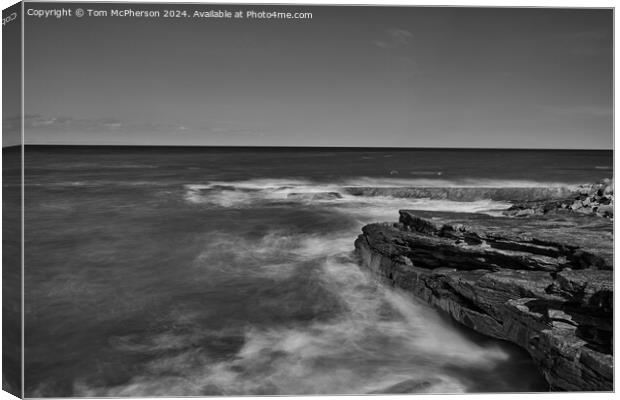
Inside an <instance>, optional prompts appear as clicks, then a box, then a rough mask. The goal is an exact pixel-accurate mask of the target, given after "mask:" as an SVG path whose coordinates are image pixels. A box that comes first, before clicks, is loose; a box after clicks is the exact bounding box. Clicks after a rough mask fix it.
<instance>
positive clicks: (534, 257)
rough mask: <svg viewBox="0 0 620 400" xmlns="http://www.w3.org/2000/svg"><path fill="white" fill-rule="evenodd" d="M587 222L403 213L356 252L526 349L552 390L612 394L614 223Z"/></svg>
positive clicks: (373, 231)
mask: <svg viewBox="0 0 620 400" xmlns="http://www.w3.org/2000/svg"><path fill="white" fill-rule="evenodd" d="M431 215H433V216H434V217H432V218H431V217H430V216H431ZM580 217H582V218H581V219H580V218H577V219H571V220H568V219H563V220H550V219H543V218H539V219H536V220H531V221H529V220H517V219H514V218H506V217H501V218H493V217H487V216H481V215H478V216H474V217H472V216H471V214H470V215H469V216H465V215H459V214H454V213H433V214H430V213H427V212H426V213H425V212H418V211H416V212H412V211H406V210H404V211H400V220H399V222H398V223H396V224H388V223H379V224H371V225H367V226H365V227H364V228H363V233H362V234H361V235H360V236H359V237H358V238H357V240H356V241H355V247H356V252H357V254H358V256H359V258H360V261H361V263H362V265H363V266H365V267H367V268H369V269H370V270H372V271H373V272H374V273H376V274H378V275H379V276H381V277H382V278H383V279H385V280H386V281H387V282H389V283H391V284H392V285H394V286H398V287H400V288H402V289H404V290H406V291H409V292H411V293H413V294H414V295H416V296H418V297H420V298H422V299H424V300H425V301H427V302H428V303H429V304H431V305H433V306H435V307H437V308H439V309H441V310H443V311H445V312H447V313H448V314H449V315H451V316H452V318H454V319H455V320H456V321H458V322H460V323H462V324H464V325H466V326H468V327H470V328H472V329H474V330H476V331H478V332H480V333H483V334H485V335H488V336H491V337H494V338H498V339H504V340H508V341H511V342H514V343H516V344H518V345H519V346H521V347H522V348H524V349H526V350H527V351H528V352H529V353H530V355H531V356H532V358H533V360H534V361H535V363H536V364H537V365H538V367H539V368H540V370H541V372H542V373H543V375H544V376H545V378H546V379H547V381H548V382H549V385H550V388H551V389H552V390H570V391H609V390H612V389H613V355H612V349H613V345H612V338H613V333H612V329H613V328H612V327H613V322H612V316H613V273H612V262H613V261H612V260H613V239H612V236H611V235H612V224H611V222H610V221H609V220H606V219H602V218H593V217H588V218H586V216H580ZM515 222H518V223H515Z"/></svg>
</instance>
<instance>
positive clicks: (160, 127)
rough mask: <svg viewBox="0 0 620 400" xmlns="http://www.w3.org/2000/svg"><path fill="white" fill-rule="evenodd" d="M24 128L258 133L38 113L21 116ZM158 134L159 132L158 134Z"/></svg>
mask: <svg viewBox="0 0 620 400" xmlns="http://www.w3.org/2000/svg"><path fill="white" fill-rule="evenodd" d="M19 124H20V119H19V118H17V117H16V118H11V119H4V120H3V129H7V130H8V129H9V128H11V127H19ZM24 129H25V131H26V133H27V134H39V136H41V135H53V134H55V133H58V134H60V133H74V134H78V135H82V134H83V135H84V137H85V139H86V138H87V137H90V136H93V135H113V136H119V135H127V136H131V135H138V134H141V135H142V137H144V135H145V134H146V135H148V134H179V135H183V134H192V133H193V134H196V133H198V134H203V135H204V134H208V135H211V136H220V135H253V134H256V135H261V133H260V132H258V131H257V130H256V129H251V128H247V127H245V126H243V124H241V123H237V122H220V123H211V124H209V125H208V126H198V127H196V126H194V127H192V126H190V125H188V124H185V123H152V122H126V121H121V120H118V119H115V118H96V119H88V118H72V117H59V116H57V117H49V116H42V115H27V116H26V117H25V118H24ZM160 136H161V135H160Z"/></svg>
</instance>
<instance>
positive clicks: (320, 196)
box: [286, 192, 342, 200]
mask: <svg viewBox="0 0 620 400" xmlns="http://www.w3.org/2000/svg"><path fill="white" fill-rule="evenodd" d="M286 198H287V199H301V200H337V199H342V195H341V194H340V193H338V192H309V193H289V194H288V195H287V196H286Z"/></svg>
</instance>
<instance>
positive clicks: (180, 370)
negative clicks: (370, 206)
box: [74, 231, 508, 397]
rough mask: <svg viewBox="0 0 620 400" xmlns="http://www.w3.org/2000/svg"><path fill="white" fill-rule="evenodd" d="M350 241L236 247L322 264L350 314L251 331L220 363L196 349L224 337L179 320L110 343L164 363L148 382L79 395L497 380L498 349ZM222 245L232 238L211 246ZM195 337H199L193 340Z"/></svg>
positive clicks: (307, 238) (80, 390) (84, 388)
mask: <svg viewBox="0 0 620 400" xmlns="http://www.w3.org/2000/svg"><path fill="white" fill-rule="evenodd" d="M351 233H352V232H348V231H341V232H339V233H337V234H336V233H334V234H333V235H331V236H327V237H323V238H320V237H318V236H314V235H301V236H300V237H299V238H298V239H294V238H292V237H288V236H286V235H284V234H282V233H281V232H273V233H270V234H268V235H266V236H265V237H264V238H262V239H257V240H256V241H255V242H254V243H252V242H251V241H245V242H242V243H237V244H238V245H240V246H241V248H243V249H245V250H246V251H247V254H246V255H245V256H242V257H247V259H250V258H251V257H256V258H258V259H259V260H262V261H268V260H269V259H270V257H271V258H278V257H280V256H281V255H282V253H283V252H284V253H285V254H288V255H289V256H290V257H291V259H297V260H298V261H299V260H303V261H308V260H310V259H315V260H317V262H318V263H319V264H318V266H317V269H316V272H317V273H318V275H317V276H318V284H320V285H321V286H323V287H324V288H325V290H327V292H328V293H330V295H333V296H336V297H337V299H338V301H339V302H340V303H341V304H342V305H343V306H344V309H343V311H342V312H341V313H339V314H338V315H337V316H336V317H334V318H332V319H329V320H313V321H310V322H309V323H299V324H298V325H291V324H286V325H274V326H272V327H265V326H262V327H259V326H252V325H248V326H247V328H246V330H245V333H244V342H243V345H242V346H241V347H240V348H239V350H238V351H237V352H236V354H235V355H234V357H229V358H226V359H214V358H212V357H210V356H209V355H208V353H206V352H205V351H202V350H201V348H200V346H197V344H199V343H202V342H204V340H205V339H204V338H205V337H210V336H213V335H226V332H221V331H211V330H210V328H209V327H208V326H202V325H197V324H191V322H190V320H191V319H192V318H193V317H191V316H188V315H183V313H179V312H176V311H175V312H174V313H173V315H171V318H173V319H174V320H176V321H177V322H175V323H174V324H173V325H177V324H180V325H182V326H185V329H183V330H182V331H180V332H177V333H171V332H165V333H162V334H157V335H154V336H152V337H147V338H144V339H142V340H140V339H139V338H138V337H135V336H127V337H123V338H119V339H117V340H114V341H112V342H111V344H112V345H113V346H115V347H116V348H118V349H121V350H124V351H130V352H138V353H141V354H161V356H158V357H156V358H154V359H153V360H152V361H148V362H147V363H146V365H144V366H143V372H142V373H141V374H139V375H137V376H135V377H133V378H132V379H131V381H130V382H128V383H126V384H122V385H118V386H114V387H98V386H93V385H91V384H88V383H87V382H85V381H78V382H76V383H75V385H74V391H75V395H77V396H80V397H91V396H122V397H124V396H170V395H172V394H174V395H177V396H180V395H195V396H196V395H208V394H217V395H244V394H246V395H247V394H318V393H323V394H360V393H373V392H378V393H381V392H384V391H385V390H388V391H389V390H390V389H389V388H390V387H391V386H394V385H401V386H402V385H403V383H404V385H405V389H404V390H406V391H410V392H411V391H412V392H419V393H458V392H464V391H466V390H467V384H466V383H465V382H463V381H462V380H461V379H460V378H459V376H458V373H450V372H446V369H445V367H446V366H448V365H457V366H463V367H467V368H479V369H481V370H485V371H492V370H493V369H494V368H495V366H496V364H497V363H500V362H504V361H506V360H507V358H508V354H507V353H506V352H505V350H503V349H501V348H500V347H499V345H490V346H489V345H484V346H483V345H480V344H477V343H475V342H473V341H471V340H470V339H468V338H467V337H466V336H464V335H463V334H462V333H460V332H459V331H455V330H454V328H453V327H452V326H450V325H449V324H448V323H447V322H445V321H444V320H443V319H442V318H440V317H439V315H438V314H437V312H436V311H434V310H433V309H431V308H430V307H428V306H427V305H425V304H423V303H422V302H420V301H417V300H415V299H413V298H411V297H410V296H408V295H406V294H404V293H401V292H399V291H395V290H392V289H390V288H386V287H385V286H383V285H381V284H378V282H376V281H375V280H374V278H373V277H371V276H370V275H368V274H367V273H366V272H364V271H362V270H361V269H360V268H359V267H358V266H357V265H356V264H355V263H354V262H353V261H349V260H348V259H347V255H348V253H349V249H350V240H349V239H350V235H351ZM345 240H346V244H345ZM223 243H225V236H222V237H220V238H219V239H218V240H216V241H215V242H214V244H213V246H215V247H220V246H221V245H222V244H223ZM223 251H224V252H226V251H227V250H226V249H224V250H223ZM247 259H246V260H245V261H247ZM319 260H322V261H319ZM243 261H244V260H243V259H239V260H231V261H230V262H229V263H230V264H231V265H232V264H240V265H244V266H245V273H248V272H249V271H248V269H251V268H258V270H257V271H255V272H257V273H267V274H268V272H267V271H265V270H263V269H262V268H261V267H260V264H261V263H260V262H259V263H258V264H255V265H254V266H248V265H247V264H244V262H243ZM317 301H321V299H317ZM181 318H185V319H184V320H181ZM188 327H193V328H192V329H191V330H190V331H189V332H188V331H187V328H188ZM170 350H175V351H170ZM165 351H168V352H165Z"/></svg>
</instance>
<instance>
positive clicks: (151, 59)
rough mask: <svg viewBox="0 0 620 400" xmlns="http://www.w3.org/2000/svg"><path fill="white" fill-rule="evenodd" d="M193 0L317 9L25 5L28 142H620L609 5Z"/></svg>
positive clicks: (594, 145) (605, 145) (606, 145)
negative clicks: (213, 15)
mask: <svg viewBox="0 0 620 400" xmlns="http://www.w3.org/2000/svg"><path fill="white" fill-rule="evenodd" d="M31 6H33V7H35V3H31ZM28 7H30V6H27V8H28ZM52 7H53V8H60V7H61V6H60V5H59V4H58V3H55V4H54V5H53V6H51V5H47V6H46V5H42V4H36V8H38V9H44V8H52ZM75 7H76V4H71V5H67V8H75ZM183 7H186V9H187V11H188V12H190V13H191V12H193V11H194V10H198V11H208V10H223V9H227V10H231V11H234V10H244V11H246V10H249V9H254V10H257V11H258V10H286V11H292V12H311V13H312V14H313V17H312V19H306V20H250V19H226V20H224V19H219V20H215V19H203V18H153V19H144V18H121V17H83V18H76V17H66V18H60V19H57V18H47V19H45V18H35V17H26V20H25V56H24V62H25V65H24V73H25V87H24V105H25V121H24V124H25V134H24V136H25V141H26V143H30V144H92V145H97V144H123V145H229V146H344V147H483V148H560V149H562V148H577V149H611V148H612V146H613V108H612V95H613V89H612V88H613V85H612V77H613V74H612V50H613V48H612V42H613V40H612V38H613V35H612V11H611V10H605V9H598V10H587V9H525V8H520V9H514V8H513V9H509V8H469V9H468V8H447V7H446V8H421V7H336V6H333V7H301V6H281V7H274V6H269V7H268V6H259V5H252V6H243V5H238V4H236V5H228V6H226V5H187V6H182V5H179V4H175V8H183ZM85 8H96V9H99V10H105V9H111V8H117V9H118V8H133V9H134V10H145V9H159V10H163V9H164V8H166V7H164V6H162V5H146V4H135V5H133V6H127V5H118V4H105V5H104V4H101V5H94V4H92V3H91V4H88V5H87V7H85Z"/></svg>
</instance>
